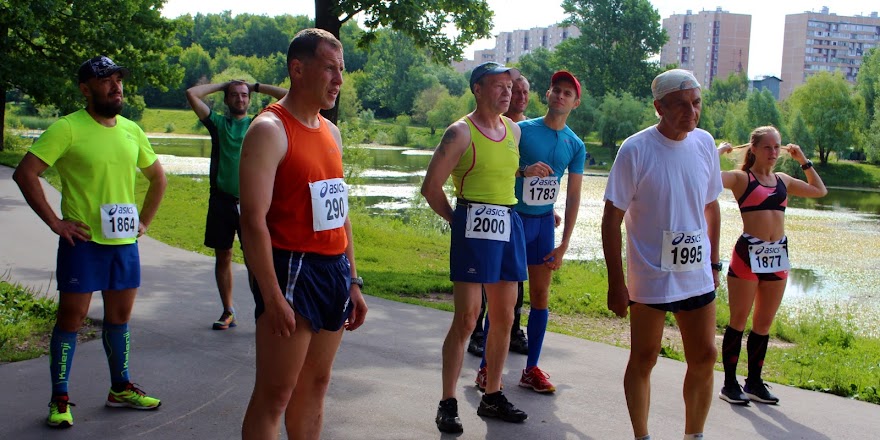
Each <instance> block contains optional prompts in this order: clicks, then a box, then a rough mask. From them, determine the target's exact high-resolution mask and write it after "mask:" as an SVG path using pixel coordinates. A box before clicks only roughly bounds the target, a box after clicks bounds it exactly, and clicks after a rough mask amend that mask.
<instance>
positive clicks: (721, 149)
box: [718, 142, 733, 155]
mask: <svg viewBox="0 0 880 440" xmlns="http://www.w3.org/2000/svg"><path fill="white" fill-rule="evenodd" d="M731 151H733V145H730V142H722V143H721V145H719V146H718V154H719V155H721V154H727V153H730V152H731Z"/></svg>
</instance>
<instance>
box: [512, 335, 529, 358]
mask: <svg viewBox="0 0 880 440" xmlns="http://www.w3.org/2000/svg"><path fill="white" fill-rule="evenodd" d="M510 351H512V352H514V353H519V354H529V341H528V340H527V339H526V333H525V332H524V331H522V329H520V330H517V331H515V332H513V334H512V335H510Z"/></svg>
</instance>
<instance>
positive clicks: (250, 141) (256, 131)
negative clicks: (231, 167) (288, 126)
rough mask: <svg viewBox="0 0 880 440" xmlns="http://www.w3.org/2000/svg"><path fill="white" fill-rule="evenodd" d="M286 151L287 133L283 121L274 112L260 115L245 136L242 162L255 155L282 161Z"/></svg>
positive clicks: (242, 147) (242, 146)
mask: <svg viewBox="0 0 880 440" xmlns="http://www.w3.org/2000/svg"><path fill="white" fill-rule="evenodd" d="M286 151H287V133H285V131H284V123H283V122H281V119H280V118H279V117H278V116H277V115H275V114H274V113H272V112H263V113H261V114H260V115H258V116H257V117H256V118H255V119H254V121H253V122H251V125H250V127H249V128H248V131H247V134H245V136H244V141H243V142H242V145H241V157H242V160H245V159H246V158H248V157H249V156H252V155H254V154H256V155H258V156H262V157H264V158H265V157H271V158H275V159H278V160H280V158H281V157H283V156H284V154H285V153H286Z"/></svg>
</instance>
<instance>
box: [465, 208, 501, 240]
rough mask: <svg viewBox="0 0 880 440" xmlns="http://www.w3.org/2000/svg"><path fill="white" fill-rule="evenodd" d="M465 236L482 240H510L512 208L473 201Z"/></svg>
mask: <svg viewBox="0 0 880 440" xmlns="http://www.w3.org/2000/svg"><path fill="white" fill-rule="evenodd" d="M464 236H465V237H467V238H479V239H482V240H495V241H510V208H507V207H504V206H498V205H485V204H482V203H471V204H470V205H468V215H467V226H465V232H464Z"/></svg>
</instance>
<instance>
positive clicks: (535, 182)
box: [529, 177, 554, 186]
mask: <svg viewBox="0 0 880 440" xmlns="http://www.w3.org/2000/svg"><path fill="white" fill-rule="evenodd" d="M553 183H554V181H553V179H542V178H540V177H534V178H532V180H531V181H529V186H535V185H553Z"/></svg>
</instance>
